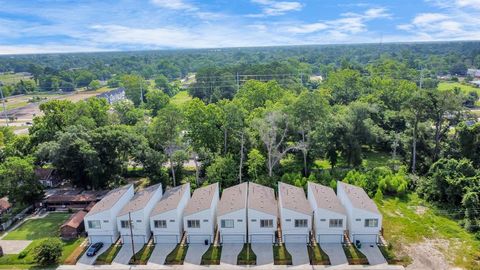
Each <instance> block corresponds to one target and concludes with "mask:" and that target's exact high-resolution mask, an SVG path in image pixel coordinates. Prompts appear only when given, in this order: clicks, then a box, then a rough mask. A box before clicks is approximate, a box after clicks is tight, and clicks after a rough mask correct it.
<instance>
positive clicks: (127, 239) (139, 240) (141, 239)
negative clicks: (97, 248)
mask: <svg viewBox="0 0 480 270" xmlns="http://www.w3.org/2000/svg"><path fill="white" fill-rule="evenodd" d="M122 243H124V244H130V243H132V237H131V236H130V235H122ZM133 243H135V244H145V236H144V235H134V236H133Z"/></svg>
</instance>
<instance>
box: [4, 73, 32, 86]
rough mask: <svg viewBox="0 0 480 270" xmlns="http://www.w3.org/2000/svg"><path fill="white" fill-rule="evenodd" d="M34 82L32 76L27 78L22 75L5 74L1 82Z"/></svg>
mask: <svg viewBox="0 0 480 270" xmlns="http://www.w3.org/2000/svg"><path fill="white" fill-rule="evenodd" d="M22 80H23V81H33V80H32V77H30V76H25V75H23V74H20V73H4V74H0V81H2V82H3V83H4V84H16V83H18V82H20V81H22Z"/></svg>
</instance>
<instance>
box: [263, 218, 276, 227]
mask: <svg viewBox="0 0 480 270" xmlns="http://www.w3.org/2000/svg"><path fill="white" fill-rule="evenodd" d="M260 228H273V220H272V219H260Z"/></svg>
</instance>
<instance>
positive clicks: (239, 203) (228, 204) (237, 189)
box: [217, 182, 247, 216]
mask: <svg viewBox="0 0 480 270" xmlns="http://www.w3.org/2000/svg"><path fill="white" fill-rule="evenodd" d="M246 207H247V183H246V182H245V183H242V184H239V185H236V186H233V187H229V188H226V189H224V190H223V192H222V199H221V200H220V202H218V207H217V215H218V216H221V215H224V214H227V213H231V212H234V211H237V210H240V209H245V208H246Z"/></svg>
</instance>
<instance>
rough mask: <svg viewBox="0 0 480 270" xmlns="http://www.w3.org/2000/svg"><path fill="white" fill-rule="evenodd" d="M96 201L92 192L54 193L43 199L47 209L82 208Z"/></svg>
mask: <svg viewBox="0 0 480 270" xmlns="http://www.w3.org/2000/svg"><path fill="white" fill-rule="evenodd" d="M96 201H97V196H96V195H95V194H93V193H84V194H63V193H60V194H54V195H51V196H49V197H48V198H46V199H45V201H44V205H45V208H47V210H49V211H55V210H67V209H78V210H81V209H84V208H86V207H88V205H89V204H91V203H94V202H96Z"/></svg>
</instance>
